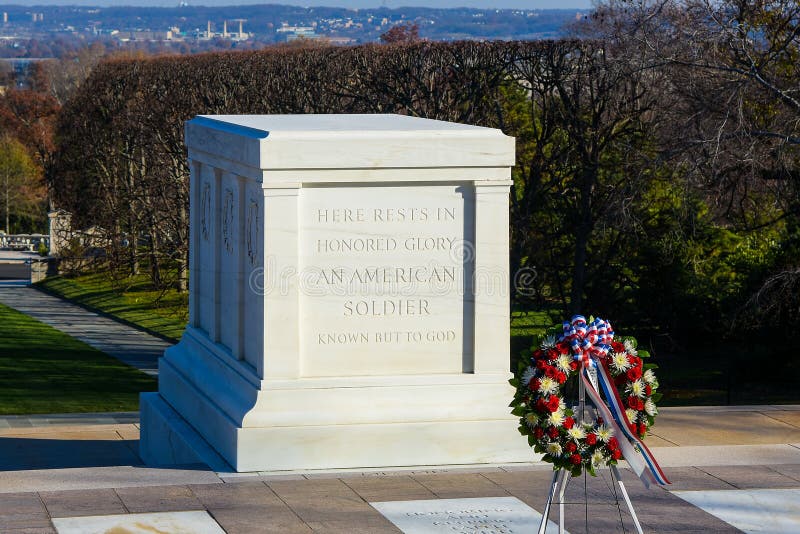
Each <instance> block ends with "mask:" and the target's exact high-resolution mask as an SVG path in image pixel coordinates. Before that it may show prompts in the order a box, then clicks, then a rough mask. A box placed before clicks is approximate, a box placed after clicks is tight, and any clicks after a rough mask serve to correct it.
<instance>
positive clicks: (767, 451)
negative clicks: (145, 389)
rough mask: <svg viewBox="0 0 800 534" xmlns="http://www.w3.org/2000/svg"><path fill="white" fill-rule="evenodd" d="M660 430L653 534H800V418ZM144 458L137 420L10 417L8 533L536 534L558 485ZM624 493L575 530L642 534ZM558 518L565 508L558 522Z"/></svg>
mask: <svg viewBox="0 0 800 534" xmlns="http://www.w3.org/2000/svg"><path fill="white" fill-rule="evenodd" d="M653 430H654V432H653V435H652V436H649V437H648V439H647V442H648V443H649V444H650V445H651V446H652V450H653V452H654V454H655V455H656V457H657V458H658V459H659V461H660V462H661V463H662V466H663V467H664V470H665V471H666V473H667V476H668V477H669V478H670V479H671V481H672V485H671V486H669V487H667V488H651V489H646V488H644V487H643V486H642V484H641V483H639V481H638V480H636V479H635V477H633V476H632V475H631V474H630V473H628V472H627V471H626V470H624V469H623V478H624V479H625V482H626V487H627V489H628V492H629V493H630V496H631V499H632V501H633V503H634V507H635V509H636V512H637V514H638V516H639V519H640V521H641V524H642V528H643V530H644V531H645V532H698V533H699V532H740V531H744V532H770V533H782V532H793V533H796V532H800V406H739V407H694V408H663V409H662V411H661V414H660V416H659V419H658V421H657V423H656V426H655V427H654V428H653ZM509 439H521V438H519V437H517V436H510V438H509ZM137 447H138V423H137V417H136V414H88V415H83V416H76V415H61V416H28V417H22V416H16V417H5V418H0V532H9V533H22V532H25V533H44V532H59V533H67V532H120V533H121V532H153V531H161V532H170V533H172V532H175V533H178V532H198V533H199V532H228V533H254V532H309V531H319V532H366V533H372V532H376V533H379V532H400V531H401V530H399V529H398V528H397V526H395V524H394V523H393V522H392V521H390V520H389V519H388V518H387V517H386V516H384V515H383V514H382V513H381V512H380V511H378V508H381V509H386V508H393V509H399V510H401V512H402V515H403V516H405V517H406V518H409V517H410V518H411V519H414V520H415V521H417V523H419V525H418V526H417V527H413V528H412V527H408V526H406V527H404V529H405V530H404V531H405V532H410V533H413V532H470V531H473V532H518V531H521V530H520V529H519V528H517V530H514V528H513V527H514V525H517V524H518V523H514V522H513V521H511V522H510V523H508V524H504V523H502V520H501V519H496V520H494V521H495V522H494V523H492V522H490V523H486V524H484V525H483V530H481V529H480V528H477V527H476V528H475V529H473V530H470V528H471V525H473V526H474V522H473V523H470V522H469V521H468V520H465V519H464V517H460V518H454V517H452V515H453V513H455V512H453V510H456V511H459V510H460V511H462V512H468V511H470V510H472V511H475V510H478V511H485V510H487V509H491V510H496V511H502V510H504V509H506V508H504V507H507V506H510V505H511V504H513V503H518V502H520V503H522V504H520V507H522V508H525V509H526V510H528V508H527V507H530V509H532V510H530V514H529V517H528V518H527V519H526V520H527V521H528V523H524V521H523V523H519V524H520V525H527V526H526V529H525V530H526V531H529V532H530V531H535V528H532V527H531V525H532V524H533V523H531V522H532V521H538V519H536V518H537V517H538V516H536V514H538V512H541V510H542V509H543V506H544V503H545V499H546V495H547V490H548V488H549V486H550V482H551V477H552V472H551V470H550V467H549V465H544V464H540V463H531V464H517V465H490V466H449V467H427V468H426V467H416V468H413V467H412V468H394V469H382V470H374V469H373V470H336V471H326V472H319V471H318V472H261V473H232V472H213V471H211V470H209V469H207V468H205V466H190V467H189V468H186V467H183V468H150V467H146V466H144V465H142V463H141V461H140V460H139V457H138V455H137ZM613 490H614V488H613V484H611V481H610V479H609V475H608V471H604V472H603V473H602V475H601V476H600V477H597V478H593V477H586V478H585V479H584V478H577V479H574V480H573V481H572V482H571V483H570V485H569V488H568V491H567V495H566V498H565V501H566V502H567V503H568V504H566V505H565V510H566V516H567V521H566V528H567V531H568V532H573V533H576V532H591V533H601V532H609V533H610V532H634V529H633V524H632V522H631V519H630V517H629V516H628V513H627V511H626V509H625V506H624V504H622V505H621V506H619V507H618V506H617V505H616V503H615V494H614V491H613ZM616 497H617V499H620V497H619V495H617V496H616ZM406 501H408V502H407V503H406V504H405V505H404V504H403V503H404V502H406ZM379 503H390V504H389V505H386V506H384V505H383V504H379ZM508 510H511V508H508ZM164 512H180V513H178V514H177V515H175V514H171V513H166V514H165V513H164ZM188 512H193V513H188ZM498 513H501V512H498ZM501 515H502V513H501ZM557 515H558V514H557V508H556V509H555V510H554V511H553V512H551V515H550V517H551V520H554V519H557ZM95 516H101V517H95ZM462 516H463V514H462ZM489 516H491V514H489ZM587 516H588V518H589V527H588V529H587V527H586V517H587ZM466 517H477V516H476V515H474V514H473V515H470V514H467V516H466ZM487 517H488V516H487ZM70 518H72V519H70ZM437 518H438V519H440V520H439V521H437ZM441 519H445V520H441ZM456 519H458V520H456ZM523 519H524V518H523ZM126 520H127V522H126ZM509 521H510V520H509ZM521 521H522V520H521ZM412 523H413V522H412ZM537 524H538V523H537ZM136 525H138V527H137V526H136ZM479 526H480V524H479ZM112 527H113V528H112ZM490 527H491V528H490ZM137 528H139V529H140V530H136V529H137ZM147 528H151V530H147ZM152 528H156V530H152ZM415 528H417V530H414V529H415ZM115 529H116V530H115ZM142 529H143V530H142ZM159 529H160V530H159ZM492 529H494V530H492ZM503 529H505V530H503ZM551 531H552V530H548V532H551Z"/></svg>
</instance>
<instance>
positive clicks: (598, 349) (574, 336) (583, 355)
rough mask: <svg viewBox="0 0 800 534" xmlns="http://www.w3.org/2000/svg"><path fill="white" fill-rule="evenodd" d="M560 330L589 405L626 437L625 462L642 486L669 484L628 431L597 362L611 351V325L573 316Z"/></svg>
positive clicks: (620, 407) (609, 381)
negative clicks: (591, 374)
mask: <svg viewBox="0 0 800 534" xmlns="http://www.w3.org/2000/svg"><path fill="white" fill-rule="evenodd" d="M563 330H564V334H563V335H562V336H561V337H560V339H559V341H562V342H566V343H568V344H569V346H570V348H571V349H572V354H573V358H574V359H575V360H576V361H577V362H578V364H579V365H580V369H579V374H580V378H581V380H582V381H583V384H584V387H585V389H586V393H587V394H588V395H589V398H590V399H591V401H592V404H594V405H595V407H596V408H597V411H598V412H599V414H600V416H601V417H602V418H603V420H604V421H607V422H608V424H609V425H611V428H613V429H614V432H615V433H616V434H617V435H619V436H624V438H627V439H620V440H618V441H619V444H620V451H621V452H622V456H623V457H624V458H625V461H627V462H628V465H629V466H630V467H631V469H632V470H633V472H634V473H636V475H637V476H638V477H639V478H640V479H641V481H642V482H643V483H644V485H645V486H648V487H649V486H650V484H651V483H655V484H660V485H665V484H669V483H670V482H669V480H667V477H666V476H665V475H664V472H663V471H662V470H661V467H660V466H659V465H658V462H656V459H655V457H654V456H653V454H652V453H651V452H650V449H648V448H647V446H646V445H645V444H644V443H642V441H641V440H640V439H639V438H638V437H636V435H635V434H634V433H633V432H632V431H631V430H630V426H631V423H630V421H629V420H628V415H627V413H626V412H625V405H624V404H623V402H622V399H621V398H620V396H619V392H618V391H617V387H616V386H615V385H614V381H613V380H612V379H611V377H610V376H608V372H607V371H606V370H605V368H604V367H603V365H602V363H601V362H600V361H599V360H600V359H601V358H604V357H605V356H607V355H608V353H609V352H610V351H611V342H612V341H613V340H614V330H613V329H612V328H611V323H609V322H608V321H604V320H603V319H594V320H593V321H592V322H591V323H590V324H587V323H586V318H585V317H583V316H582V315H576V316H574V317H573V318H572V320H571V321H570V322H564V324H563ZM591 367H594V368H596V369H597V381H598V383H599V385H600V389H602V390H603V394H604V395H605V401H604V400H603V398H602V397H601V396H600V393H599V392H598V391H597V390H596V389H595V386H594V385H593V384H592V381H591V380H590V379H589V369H590V368H591Z"/></svg>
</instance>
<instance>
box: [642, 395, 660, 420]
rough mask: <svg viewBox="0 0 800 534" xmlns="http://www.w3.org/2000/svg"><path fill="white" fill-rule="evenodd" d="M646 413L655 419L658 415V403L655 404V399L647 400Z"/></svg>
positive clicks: (645, 404)
mask: <svg viewBox="0 0 800 534" xmlns="http://www.w3.org/2000/svg"><path fill="white" fill-rule="evenodd" d="M644 411H645V412H647V415H649V416H650V417H654V416H655V415H657V414H658V408H656V403H655V402H653V399H647V400H646V401H645V403H644Z"/></svg>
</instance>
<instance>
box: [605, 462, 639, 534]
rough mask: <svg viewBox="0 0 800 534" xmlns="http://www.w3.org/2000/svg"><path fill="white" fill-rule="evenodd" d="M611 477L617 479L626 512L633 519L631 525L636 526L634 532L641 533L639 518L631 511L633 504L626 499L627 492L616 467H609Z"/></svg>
mask: <svg viewBox="0 0 800 534" xmlns="http://www.w3.org/2000/svg"><path fill="white" fill-rule="evenodd" d="M611 475H612V478H616V479H617V484H619V489H620V491H622V496H623V497H624V498H625V504H627V505H628V511H629V512H630V513H631V517H632V518H633V524H634V525H635V526H636V532H638V533H639V534H643V533H642V525H640V524H639V518H638V517H636V512H635V511H634V510H633V503H631V498H630V497H628V491H627V490H626V489H625V483H624V482H622V477H621V476H619V469H617V466H616V465H612V466H611Z"/></svg>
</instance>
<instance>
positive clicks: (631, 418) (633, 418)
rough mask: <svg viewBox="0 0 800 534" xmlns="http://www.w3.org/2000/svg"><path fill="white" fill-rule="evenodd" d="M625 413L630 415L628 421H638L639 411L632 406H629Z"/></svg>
mask: <svg viewBox="0 0 800 534" xmlns="http://www.w3.org/2000/svg"><path fill="white" fill-rule="evenodd" d="M625 415H627V416H628V421H630V422H631V423H635V422H636V416H637V415H639V412H637V411H636V410H634V409H632V408H628V409H626V410H625Z"/></svg>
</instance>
